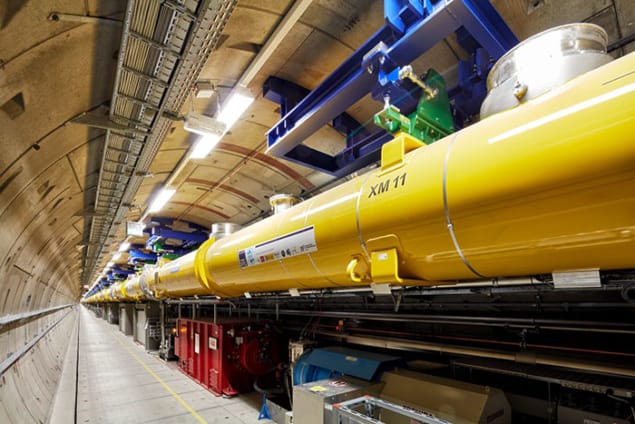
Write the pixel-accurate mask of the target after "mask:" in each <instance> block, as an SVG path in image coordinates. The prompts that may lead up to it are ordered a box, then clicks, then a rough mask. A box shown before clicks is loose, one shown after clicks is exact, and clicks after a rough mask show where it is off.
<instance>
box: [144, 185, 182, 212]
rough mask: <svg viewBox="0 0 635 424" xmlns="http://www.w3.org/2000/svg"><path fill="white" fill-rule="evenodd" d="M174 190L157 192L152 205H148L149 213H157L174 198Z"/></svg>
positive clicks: (168, 189) (167, 189) (165, 189)
mask: <svg viewBox="0 0 635 424" xmlns="http://www.w3.org/2000/svg"><path fill="white" fill-rule="evenodd" d="M174 193H176V190H175V189H173V188H164V189H163V190H161V191H160V192H159V194H158V195H157V197H156V198H155V199H154V201H153V202H152V204H151V205H150V209H148V212H149V213H154V212H159V211H160V210H161V209H163V207H164V206H165V204H166V203H168V201H169V200H170V199H171V198H172V196H174Z"/></svg>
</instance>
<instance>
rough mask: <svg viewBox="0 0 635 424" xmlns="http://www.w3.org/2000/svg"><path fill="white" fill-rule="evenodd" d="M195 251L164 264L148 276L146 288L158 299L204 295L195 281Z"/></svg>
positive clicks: (201, 288) (198, 283)
mask: <svg viewBox="0 0 635 424" xmlns="http://www.w3.org/2000/svg"><path fill="white" fill-rule="evenodd" d="M195 259H196V251H194V252H191V253H188V254H186V255H183V256H181V257H180V258H178V259H175V260H173V261H171V262H168V263H166V264H165V265H163V266H161V267H160V268H158V269H156V270H155V271H154V272H153V275H152V276H148V287H149V289H150V290H151V291H152V292H153V293H154V296H155V297H156V298H158V299H162V298H165V297H186V296H194V295H197V294H202V293H204V292H205V291H204V289H203V287H202V286H201V283H200V282H199V281H198V280H197V279H196V276H195V272H194V262H195Z"/></svg>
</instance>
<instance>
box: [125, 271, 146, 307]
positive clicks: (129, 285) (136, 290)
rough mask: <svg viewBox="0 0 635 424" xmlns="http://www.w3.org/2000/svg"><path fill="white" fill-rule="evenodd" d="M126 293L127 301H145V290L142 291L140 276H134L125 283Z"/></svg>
mask: <svg viewBox="0 0 635 424" xmlns="http://www.w3.org/2000/svg"><path fill="white" fill-rule="evenodd" d="M124 291H125V293H126V298H127V300H134V301H137V300H143V299H145V294H144V293H143V290H141V285H140V282H139V275H133V276H132V277H130V278H129V279H128V280H127V281H126V282H125V288H124Z"/></svg>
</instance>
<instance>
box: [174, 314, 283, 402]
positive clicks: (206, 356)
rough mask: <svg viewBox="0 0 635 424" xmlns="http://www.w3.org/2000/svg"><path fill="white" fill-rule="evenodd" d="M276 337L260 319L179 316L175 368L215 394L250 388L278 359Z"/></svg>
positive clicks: (225, 393)
mask: <svg viewBox="0 0 635 424" xmlns="http://www.w3.org/2000/svg"><path fill="white" fill-rule="evenodd" d="M279 343H280V340H279V339H278V338H277V337H276V336H275V333H274V332H273V330H272V328H271V327H270V326H269V325H268V324H266V323H263V322H253V321H244V320H232V321H228V320H224V321H220V320H219V321H217V322H216V323H214V322H213V321H211V320H202V319H201V320H192V319H186V318H179V319H178V321H177V338H176V342H175V354H176V356H177V357H178V358H179V368H180V369H181V370H182V371H183V372H184V373H186V374H187V375H189V376H190V377H192V378H193V379H194V380H196V381H197V382H199V383H200V384H201V385H203V386H205V387H207V388H208V389H209V390H211V391H212V392H213V393H214V394H216V395H217V396H220V395H225V396H233V395H236V394H238V393H242V392H248V391H251V390H252V388H253V383H254V381H255V379H256V378H257V377H259V376H262V375H265V374H268V373H269V372H271V371H272V370H274V369H275V367H276V365H277V364H278V363H279V362H280V360H281V358H280V352H281V351H283V349H280V345H279Z"/></svg>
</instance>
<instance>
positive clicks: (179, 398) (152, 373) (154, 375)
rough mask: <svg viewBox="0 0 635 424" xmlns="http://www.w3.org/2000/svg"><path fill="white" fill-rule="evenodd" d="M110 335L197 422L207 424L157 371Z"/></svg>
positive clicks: (114, 336)
mask: <svg viewBox="0 0 635 424" xmlns="http://www.w3.org/2000/svg"><path fill="white" fill-rule="evenodd" d="M112 337H113V338H114V339H115V340H116V341H117V343H119V344H120V345H121V347H123V348H124V349H125V350H126V352H128V353H129V354H130V356H132V357H133V358H134V359H135V361H137V362H138V363H139V364H141V366H142V367H143V368H145V369H146V371H148V372H149V373H150V375H151V376H152V377H154V378H155V379H156V380H157V381H158V382H159V383H161V385H162V386H163V387H164V388H165V390H167V391H168V392H169V393H170V394H171V395H172V397H174V399H176V400H177V401H179V403H180V404H181V405H183V407H184V408H185V409H187V411H188V412H189V413H190V414H191V415H192V416H193V417H194V418H196V420H197V421H198V422H199V423H203V424H207V421H205V418H203V417H201V416H200V415H199V414H198V413H197V412H196V411H195V410H194V408H192V407H191V406H190V405H189V404H188V403H187V402H186V401H184V400H183V398H182V397H181V396H179V395H178V393H176V392H175V391H174V390H172V388H171V387H170V386H168V385H167V384H166V383H165V382H164V381H163V380H162V379H161V377H159V376H158V375H157V373H155V372H154V371H152V369H151V368H150V367H149V366H147V365H146V363H145V362H143V361H142V360H141V359H140V358H139V357H138V356H137V354H136V353H134V352H133V351H132V350H130V348H128V346H126V345H125V344H124V343H123V342H122V341H121V340H119V339H118V338H117V336H116V335H114V334H112Z"/></svg>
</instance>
